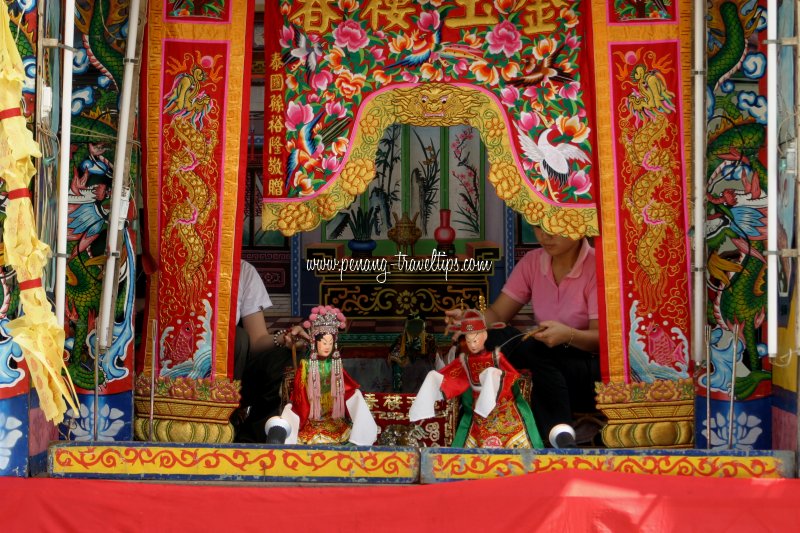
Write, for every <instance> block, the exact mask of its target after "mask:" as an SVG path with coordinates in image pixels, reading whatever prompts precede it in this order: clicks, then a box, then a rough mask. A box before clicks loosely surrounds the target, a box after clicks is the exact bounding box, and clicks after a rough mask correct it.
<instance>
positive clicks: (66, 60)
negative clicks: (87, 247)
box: [55, 0, 75, 326]
mask: <svg viewBox="0 0 800 533" xmlns="http://www.w3.org/2000/svg"><path fill="white" fill-rule="evenodd" d="M64 7H65V9H64V45H63V46H64V56H63V59H62V68H63V69H64V82H63V84H62V91H61V150H60V152H59V163H58V238H57V240H56V294H55V306H56V318H57V319H58V323H59V324H61V325H62V326H63V324H64V306H65V300H66V288H67V286H66V280H67V223H68V212H67V209H68V207H69V156H70V154H71V152H72V151H71V150H70V146H71V144H72V141H71V138H70V135H71V132H72V62H73V59H74V58H75V49H74V48H73V47H72V45H73V44H74V43H75V0H66V4H65V6H64Z"/></svg>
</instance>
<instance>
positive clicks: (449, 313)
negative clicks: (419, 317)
mask: <svg viewBox="0 0 800 533" xmlns="http://www.w3.org/2000/svg"><path fill="white" fill-rule="evenodd" d="M462 316H464V310H463V309H459V308H455V309H448V310H446V311H445V312H444V323H445V327H444V332H445V334H447V333H451V332H452V333H453V335H452V338H453V340H456V339H457V338H458V337H460V336H461V317H462Z"/></svg>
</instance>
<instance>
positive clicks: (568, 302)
mask: <svg viewBox="0 0 800 533" xmlns="http://www.w3.org/2000/svg"><path fill="white" fill-rule="evenodd" d="M551 263H552V258H551V257H550V255H549V254H548V253H547V252H546V251H545V250H544V249H543V248H537V249H535V250H531V251H530V252H528V253H527V254H525V256H524V257H523V258H522V260H520V262H519V263H517V265H516V266H515V267H514V270H512V271H511V276H509V278H508V281H506V284H505V285H504V286H503V292H504V293H505V294H507V295H508V296H509V297H510V298H511V299H513V300H515V301H517V302H519V303H521V304H523V305H524V304H526V303H528V302H531V307H532V308H533V316H534V317H535V319H536V322H537V323H539V322H543V321H545V320H557V321H558V322H561V323H563V324H566V325H567V326H571V327H573V328H575V329H581V330H584V329H588V328H589V320H595V319H597V318H598V313H597V272H596V268H595V256H594V248H592V247H591V246H590V245H589V242H588V241H587V240H586V239H583V244H582V245H581V251H580V253H579V254H578V260H577V261H576V262H575V266H573V267H572V270H571V271H570V272H569V274H567V275H566V276H564V278H563V279H562V280H561V283H560V284H558V285H557V284H556V281H555V278H554V277H553V269H552V268H551Z"/></svg>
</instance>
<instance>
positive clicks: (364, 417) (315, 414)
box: [282, 306, 378, 446]
mask: <svg viewBox="0 0 800 533" xmlns="http://www.w3.org/2000/svg"><path fill="white" fill-rule="evenodd" d="M308 318H309V319H308V320H307V321H306V322H304V323H303V326H304V327H305V328H306V329H309V330H310V331H309V333H310V336H311V345H310V350H309V357H308V359H303V360H302V361H301V364H300V368H298V369H297V373H296V374H295V379H294V389H293V390H292V395H291V402H292V403H291V404H289V406H287V407H289V408H290V409H291V412H292V413H293V414H294V415H295V416H291V415H289V416H286V415H288V414H289V413H287V411H288V410H289V409H285V410H284V414H283V415H282V416H283V417H284V418H287V419H288V420H289V422H290V425H291V426H292V431H291V434H290V436H289V438H288V439H287V440H286V443H287V444H294V443H298V444H341V443H344V442H348V441H349V442H351V443H353V444H357V445H361V446H370V445H372V444H373V443H374V442H375V439H376V438H377V436H378V426H377V425H376V424H375V420H373V418H372V414H370V412H369V407H367V403H366V402H365V401H364V397H363V396H362V394H361V391H360V390H359V388H358V383H356V382H355V381H354V380H353V378H351V377H350V376H349V375H348V374H347V372H345V370H344V368H342V359H341V356H340V355H339V349H338V347H337V343H336V341H337V338H338V333H339V329H340V328H344V326H345V317H344V315H343V314H342V312H341V311H339V309H337V308H335V307H332V306H319V307H315V308H314V309H312V310H311V315H309V317H308ZM345 408H346V410H347V412H346V413H345ZM346 415H349V419H348V418H347V417H346Z"/></svg>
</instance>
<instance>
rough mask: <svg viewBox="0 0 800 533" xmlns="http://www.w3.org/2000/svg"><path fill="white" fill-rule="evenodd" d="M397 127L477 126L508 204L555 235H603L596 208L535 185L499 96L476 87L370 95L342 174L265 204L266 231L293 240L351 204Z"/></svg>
mask: <svg viewBox="0 0 800 533" xmlns="http://www.w3.org/2000/svg"><path fill="white" fill-rule="evenodd" d="M392 124H408V125H412V126H457V125H462V124H465V125H469V126H471V127H473V128H475V129H476V130H477V131H478V132H479V134H480V136H481V140H482V141H483V143H484V145H485V147H486V154H487V158H488V161H489V174H488V176H487V179H488V180H489V182H490V183H491V184H492V185H493V186H494V188H495V191H496V192H497V195H498V196H499V197H500V199H501V200H503V201H504V202H505V203H506V205H508V206H509V207H510V208H511V209H513V210H514V211H517V212H518V213H521V214H522V215H523V216H524V217H525V219H526V220H527V221H528V222H530V223H531V224H536V225H541V226H542V227H543V228H544V229H545V230H546V231H548V232H549V233H555V234H559V235H564V236H569V237H572V238H578V237H581V236H584V235H586V236H595V235H598V234H599V230H598V220H597V209H596V208H595V207H594V206H575V207H571V206H564V205H559V204H557V203H555V202H552V201H550V200H547V199H545V198H544V196H543V195H542V194H540V193H539V191H537V190H535V189H534V188H533V186H532V185H531V184H530V182H529V180H528V179H527V178H526V177H525V173H524V171H523V170H522V168H521V163H520V161H519V158H518V155H517V154H516V151H515V149H514V148H513V146H512V143H511V141H510V139H511V137H510V136H511V135H512V131H511V127H510V122H509V120H508V117H507V115H506V114H505V112H504V111H503V110H502V107H501V106H500V104H499V102H498V101H497V99H496V97H495V96H494V95H492V94H491V93H489V92H488V91H485V90H483V89H481V88H479V87H476V86H471V85H465V84H447V83H424V84H419V85H411V84H409V85H405V86H392V87H391V88H387V89H385V90H384V91H378V92H376V93H373V94H372V95H370V96H369V97H368V98H366V99H365V101H364V104H363V105H362V106H361V108H360V110H359V112H358V115H357V116H356V125H355V128H354V134H353V138H352V143H351V148H350V151H349V153H348V154H347V155H346V158H347V160H346V162H345V164H344V166H343V168H342V170H341V172H340V174H339V175H338V177H336V178H334V179H333V180H332V181H331V182H330V183H328V184H327V185H326V186H325V187H323V188H322V189H320V190H319V191H317V192H316V193H315V194H314V195H313V196H308V197H305V198H302V199H283V198H282V199H276V200H274V201H272V202H267V203H265V204H264V205H263V211H262V220H263V228H264V229H265V230H280V231H281V232H282V233H283V234H284V235H287V236H290V235H293V234H294V233H296V232H298V231H309V230H312V229H314V228H315V227H317V226H318V225H319V224H320V222H322V221H324V220H330V219H331V218H333V217H334V216H335V215H336V213H338V212H339V211H340V210H341V209H344V208H346V207H348V206H349V205H350V204H351V203H352V202H353V200H354V199H355V197H356V196H358V195H359V194H361V193H363V192H364V191H365V190H366V188H367V186H368V184H369V182H370V181H372V179H373V178H374V177H375V154H376V152H377V149H378V143H379V142H380V140H381V138H382V136H383V133H384V130H385V129H386V128H387V127H389V126H391V125H392Z"/></svg>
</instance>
